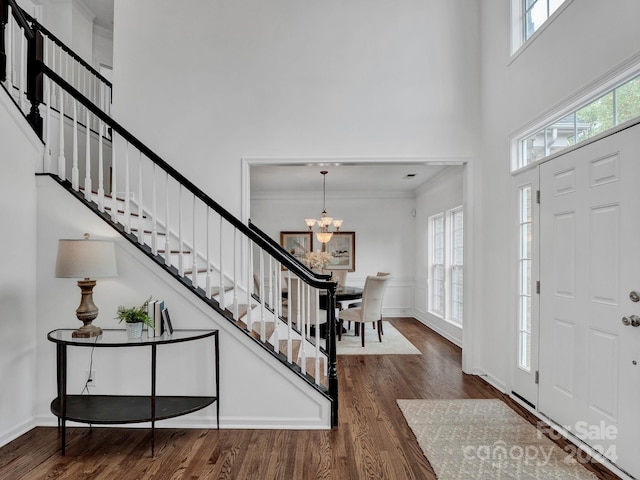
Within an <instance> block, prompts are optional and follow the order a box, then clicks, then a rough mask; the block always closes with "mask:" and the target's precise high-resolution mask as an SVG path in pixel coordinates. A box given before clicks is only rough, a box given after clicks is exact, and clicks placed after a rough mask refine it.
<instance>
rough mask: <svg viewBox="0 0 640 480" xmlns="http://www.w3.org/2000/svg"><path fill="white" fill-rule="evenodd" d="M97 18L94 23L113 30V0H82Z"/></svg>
mask: <svg viewBox="0 0 640 480" xmlns="http://www.w3.org/2000/svg"><path fill="white" fill-rule="evenodd" d="M82 2H83V3H84V4H85V5H86V6H87V7H89V10H91V11H92V12H93V13H94V14H95V16H96V18H95V19H94V23H95V24H96V25H98V26H99V27H102V28H105V29H107V30H113V0H82Z"/></svg>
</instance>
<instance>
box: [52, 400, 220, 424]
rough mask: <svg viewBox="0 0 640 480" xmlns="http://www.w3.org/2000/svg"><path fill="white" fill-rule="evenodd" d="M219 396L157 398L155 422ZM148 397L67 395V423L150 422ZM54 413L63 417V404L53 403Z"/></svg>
mask: <svg viewBox="0 0 640 480" xmlns="http://www.w3.org/2000/svg"><path fill="white" fill-rule="evenodd" d="M217 399H218V397H191V396H189V397H178V396H157V397H156V414H155V420H164V419H167V418H173V417H178V416H180V415H185V414H187V413H191V412H195V411H197V410H201V409H203V408H205V407H207V406H209V405H211V404H213V403H214V402H215V401H216V400H217ZM151 400H152V397H151V396H149V395H142V396H137V395H67V409H66V412H65V415H64V419H65V420H71V421H74V422H81V423H93V424H96V425H98V424H105V425H108V424H118V423H138V422H150V421H152V420H154V419H153V418H152V415H151ZM51 412H52V413H53V414H54V415H55V416H57V417H59V418H62V417H63V415H62V401H61V399H60V398H59V397H58V398H55V399H54V400H53V401H52V402H51Z"/></svg>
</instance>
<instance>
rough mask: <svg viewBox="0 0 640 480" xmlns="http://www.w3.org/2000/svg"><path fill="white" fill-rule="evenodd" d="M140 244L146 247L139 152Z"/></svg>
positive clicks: (140, 155)
mask: <svg viewBox="0 0 640 480" xmlns="http://www.w3.org/2000/svg"><path fill="white" fill-rule="evenodd" d="M138 197H139V198H138V244H139V245H144V203H143V202H142V152H141V151H138Z"/></svg>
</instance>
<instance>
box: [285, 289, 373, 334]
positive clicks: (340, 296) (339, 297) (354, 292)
mask: <svg viewBox="0 0 640 480" xmlns="http://www.w3.org/2000/svg"><path fill="white" fill-rule="evenodd" d="M363 291H364V290H363V289H362V288H361V287H352V286H349V285H344V286H339V287H338V288H337V289H336V308H338V309H340V310H342V309H343V308H344V306H345V305H348V304H349V302H352V301H355V300H360V299H362V292H363ZM318 293H319V294H320V295H319V298H318V305H319V307H320V309H321V310H326V309H327V291H326V290H320V291H319V292H318ZM288 297H289V292H288V291H287V289H286V288H283V289H282V298H288ZM325 328H326V325H321V326H320V336H321V337H322V338H325V337H326V331H325ZM343 333H346V330H345V329H344V327H343Z"/></svg>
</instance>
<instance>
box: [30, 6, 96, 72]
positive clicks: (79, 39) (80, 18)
mask: <svg viewBox="0 0 640 480" xmlns="http://www.w3.org/2000/svg"><path fill="white" fill-rule="evenodd" d="M94 17H95V15H94V14H93V12H91V11H90V10H89V9H88V8H87V7H86V6H84V4H83V3H82V2H80V1H78V0H52V1H48V2H43V15H42V19H41V20H40V21H41V23H42V24H43V25H44V26H45V27H46V28H47V30H49V31H50V32H51V33H53V34H54V35H55V36H56V37H58V38H59V39H60V40H61V41H62V42H63V43H65V44H66V45H67V46H68V47H70V48H71V49H72V50H73V51H74V52H75V53H77V54H78V55H80V57H82V59H83V60H84V61H85V62H87V63H88V64H89V65H92V64H93V19H94Z"/></svg>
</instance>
